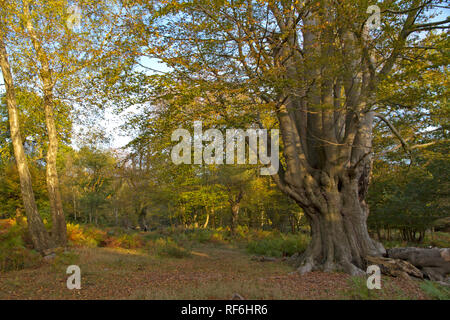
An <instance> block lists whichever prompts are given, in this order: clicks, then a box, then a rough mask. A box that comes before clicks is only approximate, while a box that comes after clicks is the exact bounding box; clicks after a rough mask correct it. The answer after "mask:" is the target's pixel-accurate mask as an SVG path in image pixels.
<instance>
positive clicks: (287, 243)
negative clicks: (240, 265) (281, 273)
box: [247, 234, 309, 257]
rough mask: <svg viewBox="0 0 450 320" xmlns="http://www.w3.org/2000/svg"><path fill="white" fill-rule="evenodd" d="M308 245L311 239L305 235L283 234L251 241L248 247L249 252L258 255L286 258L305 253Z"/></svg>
mask: <svg viewBox="0 0 450 320" xmlns="http://www.w3.org/2000/svg"><path fill="white" fill-rule="evenodd" d="M308 243H309V237H307V236H305V235H303V234H295V235H293V234H288V235H283V234H281V235H279V236H272V237H269V238H266V239H261V240H251V241H250V242H249V243H248V245H247V251H248V252H249V253H253V254H258V255H265V256H272V257H285V256H291V255H293V254H295V253H301V252H303V251H305V250H306V247H307V245H308Z"/></svg>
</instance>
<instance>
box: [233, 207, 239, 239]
mask: <svg viewBox="0 0 450 320" xmlns="http://www.w3.org/2000/svg"><path fill="white" fill-rule="evenodd" d="M239 209H240V203H239V202H237V203H232V204H231V233H233V234H234V233H236V227H237V223H238V217H239Z"/></svg>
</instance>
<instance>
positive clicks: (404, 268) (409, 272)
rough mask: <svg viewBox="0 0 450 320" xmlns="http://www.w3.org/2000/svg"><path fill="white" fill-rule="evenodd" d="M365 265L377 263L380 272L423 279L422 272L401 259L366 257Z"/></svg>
mask: <svg viewBox="0 0 450 320" xmlns="http://www.w3.org/2000/svg"><path fill="white" fill-rule="evenodd" d="M366 262H367V265H377V266H378V267H380V271H381V273H382V274H385V275H388V276H393V277H402V278H408V277H409V276H413V277H416V278H420V279H423V274H422V272H421V271H420V270H419V269H417V268H416V267H415V266H413V265H412V264H411V263H409V262H407V261H404V260H401V259H391V258H384V257H370V256H369V257H366Z"/></svg>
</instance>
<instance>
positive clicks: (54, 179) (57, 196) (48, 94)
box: [24, 1, 67, 246]
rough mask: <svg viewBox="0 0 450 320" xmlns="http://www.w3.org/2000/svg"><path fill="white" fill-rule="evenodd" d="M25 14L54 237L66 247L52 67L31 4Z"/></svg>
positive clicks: (25, 5)
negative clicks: (35, 67) (38, 89)
mask: <svg viewBox="0 0 450 320" xmlns="http://www.w3.org/2000/svg"><path fill="white" fill-rule="evenodd" d="M24 14H25V16H26V28H27V30H28V33H29V35H30V38H31V42H32V43H33V47H34V50H35V52H36V56H37V59H38V61H39V63H40V70H39V74H40V78H41V81H42V85H43V93H44V111H45V124H46V127H47V135H48V150H47V170H46V180H47V190H48V197H49V200H50V209H51V213H52V236H53V238H54V240H55V242H56V244H58V245H61V246H65V245H66V244H67V227H66V221H65V217H64V212H63V206H62V200H61V192H60V189H59V179H58V171H57V168H56V158H57V156H58V133H57V130H56V125H55V115H54V111H53V87H54V83H53V79H52V72H51V69H50V65H49V62H48V58H47V55H46V53H45V52H44V50H43V48H42V45H41V43H40V41H39V39H38V37H37V35H36V31H35V29H34V26H33V22H32V17H31V13H30V8H29V2H28V1H25V3H24Z"/></svg>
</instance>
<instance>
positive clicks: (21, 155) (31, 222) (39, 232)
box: [0, 31, 53, 253]
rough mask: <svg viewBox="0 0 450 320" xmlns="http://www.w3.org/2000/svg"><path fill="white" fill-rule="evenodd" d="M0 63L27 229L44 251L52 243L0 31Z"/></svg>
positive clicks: (39, 249) (33, 240)
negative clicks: (29, 161) (36, 193)
mask: <svg viewBox="0 0 450 320" xmlns="http://www.w3.org/2000/svg"><path fill="white" fill-rule="evenodd" d="M0 65H1V69H2V74H3V79H4V83H5V87H6V103H7V106H8V115H9V127H10V132H11V140H12V144H13V148H14V156H15V158H16V164H17V170H18V173H19V178H20V189H21V192H22V199H23V204H24V207H25V212H26V215H27V221H28V230H29V233H30V236H31V240H32V242H33V245H34V248H35V249H36V250H37V251H39V252H41V253H44V252H45V251H46V250H47V249H50V248H51V247H52V246H53V245H52V242H51V240H50V237H49V235H48V233H47V230H46V229H45V226H44V223H43V222H42V218H41V216H40V215H39V212H38V209H37V206H36V202H35V198H34V192H33V187H32V184H31V175H30V171H29V169H28V164H27V159H26V156H25V152H24V148H23V145H22V137H21V135H20V125H19V113H18V110H17V102H16V95H15V88H14V84H13V79H12V74H11V69H10V66H9V62H8V56H7V53H6V48H5V43H4V40H3V34H2V33H1V31H0Z"/></svg>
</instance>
